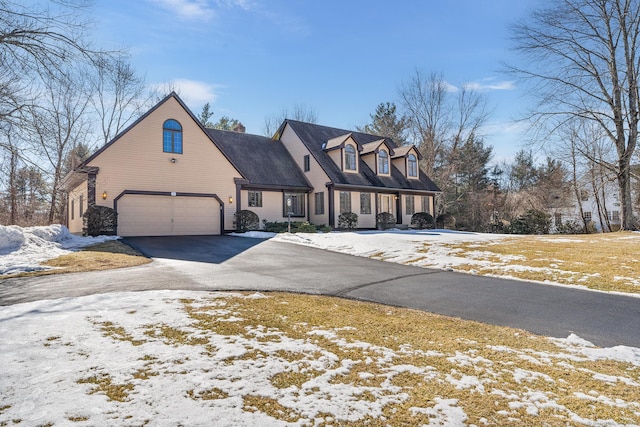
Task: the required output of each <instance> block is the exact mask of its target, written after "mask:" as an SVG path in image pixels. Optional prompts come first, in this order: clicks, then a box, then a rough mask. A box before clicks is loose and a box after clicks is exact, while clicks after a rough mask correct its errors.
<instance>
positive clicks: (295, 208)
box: [283, 193, 306, 217]
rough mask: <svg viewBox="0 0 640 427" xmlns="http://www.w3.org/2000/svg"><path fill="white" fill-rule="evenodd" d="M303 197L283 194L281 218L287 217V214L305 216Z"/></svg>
mask: <svg viewBox="0 0 640 427" xmlns="http://www.w3.org/2000/svg"><path fill="white" fill-rule="evenodd" d="M304 196H305V194H304V193H284V200H283V205H284V207H283V212H284V215H283V216H288V215H289V212H291V216H298V217H299V216H305V214H306V212H305V203H304V199H305V197H304Z"/></svg>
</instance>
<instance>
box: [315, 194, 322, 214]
mask: <svg viewBox="0 0 640 427" xmlns="http://www.w3.org/2000/svg"><path fill="white" fill-rule="evenodd" d="M315 201H316V215H322V214H324V192H320V193H316V197H315Z"/></svg>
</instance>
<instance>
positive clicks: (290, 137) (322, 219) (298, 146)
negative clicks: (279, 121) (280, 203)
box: [280, 126, 340, 225]
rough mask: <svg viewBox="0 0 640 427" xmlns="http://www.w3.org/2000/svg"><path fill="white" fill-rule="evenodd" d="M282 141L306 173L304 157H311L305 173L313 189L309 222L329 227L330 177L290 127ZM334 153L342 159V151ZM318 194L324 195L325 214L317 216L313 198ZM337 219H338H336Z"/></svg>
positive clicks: (282, 136) (286, 128) (285, 131)
mask: <svg viewBox="0 0 640 427" xmlns="http://www.w3.org/2000/svg"><path fill="white" fill-rule="evenodd" d="M280 140H281V141H282V143H283V144H284V146H285V147H286V148H287V150H288V151H289V153H291V156H292V157H293V159H294V160H295V162H296V163H297V164H298V166H299V167H300V170H302V171H304V156H306V155H309V166H310V168H309V171H308V172H304V175H305V177H306V178H307V180H308V181H309V183H310V184H311V186H312V187H313V191H312V192H311V193H310V197H309V199H308V202H309V210H308V211H309V212H310V216H309V222H311V223H312V224H315V225H328V224H329V196H328V194H329V192H328V191H329V190H328V188H327V182H329V177H328V176H327V174H326V173H325V172H324V171H323V170H322V167H320V164H319V163H318V162H317V161H316V159H315V157H313V155H311V153H310V152H309V150H307V147H305V145H304V143H303V142H302V141H301V140H300V138H298V135H296V133H295V132H294V131H293V130H291V127H290V126H285V129H284V131H283V132H282V135H281V137H280ZM333 153H337V155H338V159H339V157H340V150H334V151H333ZM316 192H323V193H324V214H321V215H316V214H315V212H316V210H315V209H316V206H315V197H314V196H313V194H314V193H316ZM336 218H337V217H336Z"/></svg>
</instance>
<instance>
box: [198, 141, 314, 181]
mask: <svg viewBox="0 0 640 427" xmlns="http://www.w3.org/2000/svg"><path fill="white" fill-rule="evenodd" d="M205 130H206V132H207V134H209V137H210V138H211V139H213V141H214V142H215V144H216V146H218V148H220V150H222V152H223V153H224V154H225V155H226V156H227V157H228V158H229V159H230V160H231V162H232V163H233V164H234V166H236V167H237V168H238V169H239V170H240V173H242V175H243V176H244V177H245V178H246V179H248V180H249V182H250V184H251V185H252V186H257V187H259V186H267V187H279V188H287V187H291V188H299V189H301V190H310V189H311V187H310V185H309V182H308V181H307V179H306V178H305V176H304V174H303V173H302V171H301V170H300V168H299V167H298V165H297V164H296V163H295V161H294V160H293V158H292V157H291V154H289V152H288V151H287V149H286V148H285V147H284V144H282V142H280V141H274V140H272V139H271V138H266V137H264V136H259V135H251V134H248V133H240V132H230V131H224V130H219V129H205Z"/></svg>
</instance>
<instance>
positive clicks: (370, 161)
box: [360, 152, 378, 173]
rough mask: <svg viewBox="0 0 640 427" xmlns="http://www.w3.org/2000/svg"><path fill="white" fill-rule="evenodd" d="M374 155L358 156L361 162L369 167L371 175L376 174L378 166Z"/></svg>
mask: <svg viewBox="0 0 640 427" xmlns="http://www.w3.org/2000/svg"><path fill="white" fill-rule="evenodd" d="M376 157H377V156H376V153H373V152H372V153H367V154H365V155H364V156H360V158H361V159H362V160H364V162H365V163H366V164H367V166H369V168H370V169H371V170H372V171H373V173H378V165H377V164H376Z"/></svg>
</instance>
